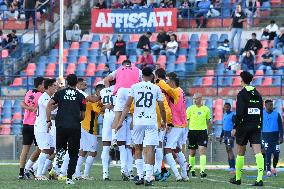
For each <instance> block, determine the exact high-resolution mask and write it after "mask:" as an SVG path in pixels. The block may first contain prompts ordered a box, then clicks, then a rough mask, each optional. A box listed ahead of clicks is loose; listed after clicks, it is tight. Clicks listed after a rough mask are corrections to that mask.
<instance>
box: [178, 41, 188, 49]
mask: <svg viewBox="0 0 284 189" xmlns="http://www.w3.org/2000/svg"><path fill="white" fill-rule="evenodd" d="M179 47H180V48H184V49H188V47H189V45H188V41H181V42H180V45H179Z"/></svg>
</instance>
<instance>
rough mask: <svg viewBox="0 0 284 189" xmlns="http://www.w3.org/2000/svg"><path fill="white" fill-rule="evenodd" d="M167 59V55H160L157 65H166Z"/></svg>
mask: <svg viewBox="0 0 284 189" xmlns="http://www.w3.org/2000/svg"><path fill="white" fill-rule="evenodd" d="M166 62H167V57H166V56H165V55H160V56H159V57H158V60H157V64H166Z"/></svg>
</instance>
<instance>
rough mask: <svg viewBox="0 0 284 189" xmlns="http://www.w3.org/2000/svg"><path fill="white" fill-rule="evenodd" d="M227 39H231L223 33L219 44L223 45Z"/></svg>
mask: <svg viewBox="0 0 284 189" xmlns="http://www.w3.org/2000/svg"><path fill="white" fill-rule="evenodd" d="M225 39H229V36H228V34H226V33H222V34H221V35H220V39H219V41H218V42H219V43H223V42H224V40H225Z"/></svg>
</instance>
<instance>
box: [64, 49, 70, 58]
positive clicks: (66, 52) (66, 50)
mask: <svg viewBox="0 0 284 189" xmlns="http://www.w3.org/2000/svg"><path fill="white" fill-rule="evenodd" d="M68 54H69V50H68V49H63V56H65V57H66V56H68Z"/></svg>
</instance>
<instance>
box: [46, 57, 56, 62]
mask: <svg viewBox="0 0 284 189" xmlns="http://www.w3.org/2000/svg"><path fill="white" fill-rule="evenodd" d="M57 61H58V57H57V56H49V57H48V62H49V63H55V62H57Z"/></svg>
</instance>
